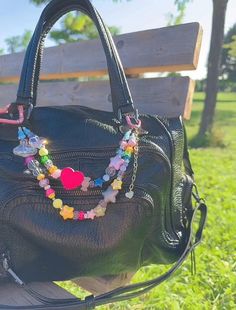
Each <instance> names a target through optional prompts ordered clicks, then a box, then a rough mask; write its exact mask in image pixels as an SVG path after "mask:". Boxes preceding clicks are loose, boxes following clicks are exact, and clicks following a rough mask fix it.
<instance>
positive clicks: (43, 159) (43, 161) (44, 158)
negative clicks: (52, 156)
mask: <svg viewBox="0 0 236 310" xmlns="http://www.w3.org/2000/svg"><path fill="white" fill-rule="evenodd" d="M48 160H49V158H48V156H42V157H41V158H40V161H41V163H42V164H43V165H44V164H45V163H46V162H47V161H48Z"/></svg>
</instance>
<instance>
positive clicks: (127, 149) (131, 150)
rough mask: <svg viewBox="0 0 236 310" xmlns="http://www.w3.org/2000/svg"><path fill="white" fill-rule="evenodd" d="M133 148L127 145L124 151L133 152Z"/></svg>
mask: <svg viewBox="0 0 236 310" xmlns="http://www.w3.org/2000/svg"><path fill="white" fill-rule="evenodd" d="M133 151H134V149H133V147H132V146H127V148H126V149H125V152H127V153H133Z"/></svg>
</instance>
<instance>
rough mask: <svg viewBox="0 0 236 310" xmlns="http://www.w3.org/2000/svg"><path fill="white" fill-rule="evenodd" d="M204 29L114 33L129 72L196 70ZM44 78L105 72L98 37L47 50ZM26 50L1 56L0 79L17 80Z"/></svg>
mask: <svg viewBox="0 0 236 310" xmlns="http://www.w3.org/2000/svg"><path fill="white" fill-rule="evenodd" d="M201 37H202V29H201V27H200V25H199V24H198V23H189V24H183V25H178V26H171V27H165V28H159V29H153V30H145V31H140V32H134V33H128V34H123V35H119V36H117V37H115V42H116V46H117V48H118V51H119V53H120V56H121V60H122V62H123V65H124V68H125V71H126V73H128V74H138V73H144V72H159V71H160V72H164V71H171V72H174V71H182V70H194V69H196V67H197V63H198V56H199V51H200V44H201ZM44 54H45V57H44V58H45V59H44V62H43V67H42V76H41V78H42V79H62V78H69V77H81V76H101V75H104V74H105V73H106V62H105V56H104V52H103V50H102V48H101V43H100V41H99V40H90V41H84V42H78V43H71V44H65V45H61V46H58V47H51V48H47V49H46V50H45V53H44ZM23 57H24V55H23V53H17V54H11V55H4V56H1V57H0V82H1V81H16V80H17V79H18V78H19V74H20V69H21V66H22V62H23Z"/></svg>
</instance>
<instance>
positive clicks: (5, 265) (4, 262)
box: [2, 254, 25, 286]
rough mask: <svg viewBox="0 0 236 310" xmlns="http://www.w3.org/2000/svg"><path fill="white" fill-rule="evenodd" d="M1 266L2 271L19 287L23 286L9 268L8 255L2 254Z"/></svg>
mask: <svg viewBox="0 0 236 310" xmlns="http://www.w3.org/2000/svg"><path fill="white" fill-rule="evenodd" d="M2 266H3V269H4V270H5V271H6V272H7V273H8V274H9V275H10V276H11V277H12V278H13V280H14V281H15V282H16V283H17V284H19V285H20V286H24V285H25V283H24V282H23V281H22V280H21V279H20V278H19V277H18V276H17V274H16V273H15V272H14V271H13V270H12V269H11V268H10V267H9V258H8V255H6V254H2Z"/></svg>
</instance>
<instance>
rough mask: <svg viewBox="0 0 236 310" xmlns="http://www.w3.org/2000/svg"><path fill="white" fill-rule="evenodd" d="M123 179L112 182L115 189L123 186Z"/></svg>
mask: <svg viewBox="0 0 236 310" xmlns="http://www.w3.org/2000/svg"><path fill="white" fill-rule="evenodd" d="M122 183H123V182H122V181H121V180H118V179H115V180H114V181H113V182H112V183H111V186H112V188H113V189H114V190H119V189H121V186H122Z"/></svg>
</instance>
